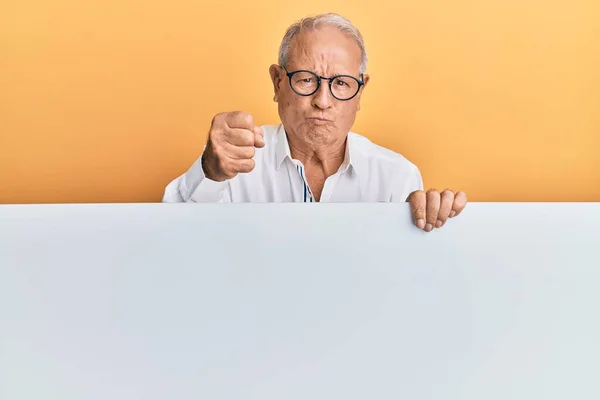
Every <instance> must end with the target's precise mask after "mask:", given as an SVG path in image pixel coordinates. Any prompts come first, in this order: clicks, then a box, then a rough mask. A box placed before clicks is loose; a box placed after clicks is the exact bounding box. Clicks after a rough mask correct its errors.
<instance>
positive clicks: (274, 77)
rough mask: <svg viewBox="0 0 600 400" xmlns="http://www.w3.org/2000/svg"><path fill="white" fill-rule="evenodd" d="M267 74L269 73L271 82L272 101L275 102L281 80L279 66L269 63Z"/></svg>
mask: <svg viewBox="0 0 600 400" xmlns="http://www.w3.org/2000/svg"><path fill="white" fill-rule="evenodd" d="M269 75H271V81H272V82H273V92H274V94H273V101H274V102H277V100H278V99H279V91H280V88H281V82H283V79H282V78H281V71H280V68H279V66H278V65H276V64H273V65H271V67H269Z"/></svg>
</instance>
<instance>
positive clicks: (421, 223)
mask: <svg viewBox="0 0 600 400" xmlns="http://www.w3.org/2000/svg"><path fill="white" fill-rule="evenodd" d="M407 200H408V202H409V203H410V209H411V212H412V216H413V219H414V221H415V225H417V227H418V228H419V229H424V228H425V212H426V207H427V195H426V194H425V192H424V191H422V190H417V191H414V192H412V193H411V194H410V195H409V196H408V199H407Z"/></svg>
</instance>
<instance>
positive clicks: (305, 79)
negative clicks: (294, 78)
mask: <svg viewBox="0 0 600 400" xmlns="http://www.w3.org/2000/svg"><path fill="white" fill-rule="evenodd" d="M311 81H312V78H304V79H302V82H306V83H310V82H311Z"/></svg>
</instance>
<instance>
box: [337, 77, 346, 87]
mask: <svg viewBox="0 0 600 400" xmlns="http://www.w3.org/2000/svg"><path fill="white" fill-rule="evenodd" d="M336 83H337V85H338V86H346V82H344V81H342V80H340V79H338V80H337V81H336Z"/></svg>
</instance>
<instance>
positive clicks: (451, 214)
mask: <svg viewBox="0 0 600 400" xmlns="http://www.w3.org/2000/svg"><path fill="white" fill-rule="evenodd" d="M454 217H456V211H454V210H452V211H450V218H454Z"/></svg>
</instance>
